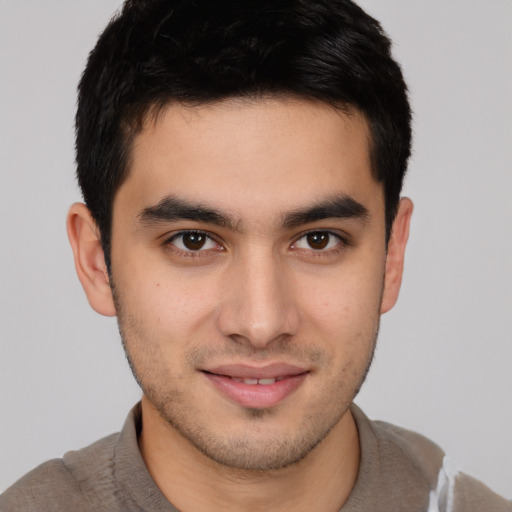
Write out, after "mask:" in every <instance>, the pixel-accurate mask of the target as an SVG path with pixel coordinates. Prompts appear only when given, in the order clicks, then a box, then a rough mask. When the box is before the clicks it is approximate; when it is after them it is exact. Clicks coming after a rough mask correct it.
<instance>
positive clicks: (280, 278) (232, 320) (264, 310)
mask: <svg viewBox="0 0 512 512" xmlns="http://www.w3.org/2000/svg"><path fill="white" fill-rule="evenodd" d="M285 267H286V265H285V264H284V263H283V262H282V261H280V258H279V256H276V255H274V254H272V253H271V252H270V251H268V253H267V252H266V251H264V250H260V251H253V252H252V253H251V254H248V255H246V256H245V257H240V258H239V259H238V261H236V262H233V263H232V265H231V268H230V271H229V273H230V275H229V276H227V281H228V282H225V283H224V285H225V288H224V290H225V293H224V294H223V298H222V306H221V310H220V312H219V317H218V322H219V328H220V330H221V332H222V333H223V334H224V335H225V336H228V337H230V338H232V339H234V340H236V341H239V342H240V341H241V342H244V343H249V344H250V345H252V346H253V347H254V348H256V349H265V348H267V347H268V346H269V345H271V344H272V343H276V342H278V341H282V340H284V339H286V338H289V337H291V336H293V335H294V334H295V333H296V332H297V329H298V326H299V314H298V311H297V306H296V303H295V300H294V297H293V290H292V282H291V281H292V279H291V275H290V272H289V271H287V269H286V268H285Z"/></svg>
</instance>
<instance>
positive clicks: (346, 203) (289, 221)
mask: <svg viewBox="0 0 512 512" xmlns="http://www.w3.org/2000/svg"><path fill="white" fill-rule="evenodd" d="M369 216H370V213H369V211H368V209H367V208H366V207H365V206H363V205H362V204H361V203H360V202H358V201H356V200H355V199H354V198H353V197H350V196H348V195H342V196H337V197H333V198H330V199H327V200H324V201H320V202H319V203H316V204H313V205H312V206H310V207H307V208H304V209H299V210H295V211H291V212H288V213H286V214H285V215H284V219H283V222H282V225H283V227H284V228H286V229H293V228H296V227H298V226H302V225H304V224H309V223H311V222H316V221H319V220H324V219H356V220H360V221H362V222H366V221H367V220H368V218H369Z"/></svg>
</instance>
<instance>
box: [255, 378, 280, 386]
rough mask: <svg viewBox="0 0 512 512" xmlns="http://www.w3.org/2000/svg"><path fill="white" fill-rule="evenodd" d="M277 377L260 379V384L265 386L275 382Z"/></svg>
mask: <svg viewBox="0 0 512 512" xmlns="http://www.w3.org/2000/svg"><path fill="white" fill-rule="evenodd" d="M275 381H276V379H259V380H258V384H261V385H263V386H268V385H269V384H274V382H275Z"/></svg>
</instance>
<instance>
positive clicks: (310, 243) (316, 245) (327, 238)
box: [292, 231, 344, 252]
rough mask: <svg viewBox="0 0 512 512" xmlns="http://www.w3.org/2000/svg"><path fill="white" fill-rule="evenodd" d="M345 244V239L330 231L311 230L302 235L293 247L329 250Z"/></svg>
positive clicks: (318, 250) (316, 250) (320, 250)
mask: <svg viewBox="0 0 512 512" xmlns="http://www.w3.org/2000/svg"><path fill="white" fill-rule="evenodd" d="M343 244H344V241H343V239H342V238H341V237H340V236H339V235H336V234H335V233H332V232H330V231H310V232H309V233H306V234H304V235H303V236H301V237H300V238H299V239H298V240H297V241H296V242H295V243H294V244H293V246H292V248H293V249H300V250H302V251H303V250H308V251H313V252H329V251H330V250H331V249H335V248H336V247H337V246H341V245H343Z"/></svg>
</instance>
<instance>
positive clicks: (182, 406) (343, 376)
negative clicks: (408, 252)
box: [112, 99, 386, 469]
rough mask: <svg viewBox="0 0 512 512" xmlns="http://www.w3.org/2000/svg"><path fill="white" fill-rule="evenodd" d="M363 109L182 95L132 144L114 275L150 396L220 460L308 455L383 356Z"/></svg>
mask: <svg viewBox="0 0 512 512" xmlns="http://www.w3.org/2000/svg"><path fill="white" fill-rule="evenodd" d="M368 138H369V132H368V127H367V123H366V122H365V120H364V118H363V117H362V116H361V115H360V114H358V113H357V112H353V113H352V114H351V115H346V114H344V113H342V112H340V111H337V110H335V109H333V108H331V107H328V106H326V105H324V104H321V103H313V102H307V101H302V100H292V99H287V100H286V99H279V100H278V99H266V100H254V101H235V100H231V101H225V102H221V103H218V104H215V105H210V106H205V107H189V108H186V107H183V106H170V107H168V108H167V109H166V110H165V111H164V112H163V113H161V115H160V117H158V119H157V120H155V121H154V122H153V121H151V122H148V123H147V126H146V127H145V128H144V130H143V131H142V132H141V134H139V135H138V136H137V137H136V139H135V142H134V146H133V155H132V164H131V168H130V172H129V174H128V178H127V179H126V181H125V182H124V183H123V185H122V186H121V187H120V189H119V190H118V192H117V194H116V197H115V201H114V210H113V229H112V283H113V286H114V292H115V293H114V299H115V304H116V311H117V315H118V321H119V327H120V331H121V334H122V337H123V341H124V344H125V348H126V351H127V354H128V357H129V359H130V362H131V364H132V367H133V370H134V373H135V375H136V378H137V380H138V381H139V383H140V384H141V386H142V389H143V391H144V395H145V398H146V399H147V400H149V401H150V402H151V404H152V405H153V406H154V407H155V408H156V410H158V412H159V413H160V415H161V417H162V418H164V419H165V422H166V425H168V428H169V429H172V430H174V431H177V432H179V433H180V434H181V436H182V437H183V438H184V439H186V442H190V443H192V444H193V445H194V446H195V447H196V448H198V449H199V450H200V451H201V452H203V453H204V454H206V455H207V456H208V457H209V458H211V459H213V460H215V461H217V462H219V463H221V464H224V465H226V466H229V467H233V468H245V469H271V468H279V467H284V466H287V465H289V464H292V463H294V462H296V461H298V460H300V459H302V458H303V457H305V456H306V455H307V454H308V453H309V452H310V451H311V450H312V449H313V448H314V447H315V446H316V445H317V444H318V443H319V442H320V441H321V440H322V439H323V438H325V436H327V435H328V433H329V432H330V431H331V430H332V429H333V428H334V427H335V426H336V425H337V424H338V423H339V422H340V420H341V418H342V417H343V416H344V414H345V413H346V412H347V408H348V405H349V404H350V402H351V401H352V399H353V398H354V396H355V394H356V393H357V390H358V388H359V386H360V384H361V383H362V380H363V379H364V376H365V373H366V371H367V368H368V366H369V364H370V361H371V357H372V353H373V349H374V345H375V340H376V336H377V330H378V325H379V317H380V313H381V299H382V294H383V284H384V279H385V268H386V244H385V229H384V198H383V191H382V186H381V185H380V184H378V183H377V182H376V181H375V180H374V179H373V178H372V175H371V171H370V160H369V147H368Z"/></svg>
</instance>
